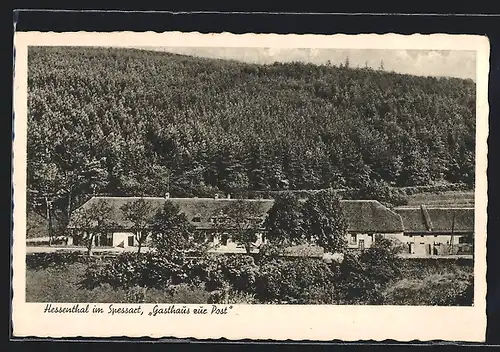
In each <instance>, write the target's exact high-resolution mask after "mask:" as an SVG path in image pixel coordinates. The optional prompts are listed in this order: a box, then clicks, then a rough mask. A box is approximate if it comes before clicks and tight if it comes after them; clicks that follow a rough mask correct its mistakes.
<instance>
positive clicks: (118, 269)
mask: <svg viewBox="0 0 500 352" xmlns="http://www.w3.org/2000/svg"><path fill="white" fill-rule="evenodd" d="M182 259H183V258H182V257H170V258H166V257H162V256H158V255H155V254H154V253H144V254H140V255H137V253H122V254H120V255H118V256H116V257H114V258H112V259H111V260H110V261H108V262H105V263H99V262H96V263H92V264H91V265H89V267H88V268H87V271H86V273H85V279H84V281H83V284H84V285H85V286H86V287H89V288H93V287H96V286H99V285H101V284H103V283H107V284H110V285H111V286H112V287H125V288H128V287H132V286H141V287H166V286H168V285H170V284H179V283H182V282H184V281H185V279H186V277H187V275H186V273H185V272H184V269H183V263H182V261H183V260H182Z"/></svg>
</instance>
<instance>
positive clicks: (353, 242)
mask: <svg viewBox="0 0 500 352" xmlns="http://www.w3.org/2000/svg"><path fill="white" fill-rule="evenodd" d="M356 243H357V236H356V234H351V237H350V240H349V244H356Z"/></svg>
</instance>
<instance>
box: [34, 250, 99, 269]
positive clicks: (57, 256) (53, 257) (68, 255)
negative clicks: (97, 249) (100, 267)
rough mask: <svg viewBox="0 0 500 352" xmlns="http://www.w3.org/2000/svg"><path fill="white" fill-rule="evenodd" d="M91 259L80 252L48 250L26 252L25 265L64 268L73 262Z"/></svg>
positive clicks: (86, 261)
mask: <svg viewBox="0 0 500 352" xmlns="http://www.w3.org/2000/svg"><path fill="white" fill-rule="evenodd" d="M91 260H92V259H90V258H88V257H87V256H82V254H81V252H78V251H73V252H48V253H29V254H26V267H27V268H28V269H33V270H40V269H47V268H57V269H66V268H67V267H68V265H71V264H74V263H88V262H89V261H91Z"/></svg>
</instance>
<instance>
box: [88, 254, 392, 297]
mask: <svg viewBox="0 0 500 352" xmlns="http://www.w3.org/2000/svg"><path fill="white" fill-rule="evenodd" d="M391 260H396V259H395V258H393V257H391V256H389V257H387V256H384V255H383V254H381V253H380V251H376V250H373V251H367V252H365V253H364V254H362V255H346V256H345V258H344V261H343V262H342V264H339V263H338V262H332V263H325V262H323V261H321V260H319V259H315V258H304V257H299V258H283V257H263V258H258V259H257V261H256V260H255V259H254V258H253V257H251V256H247V255H207V256H203V257H198V258H186V257H184V256H181V255H179V256H177V257H176V256H173V257H169V258H166V257H160V256H158V255H155V254H153V253H145V254H141V255H137V254H135V253H124V254H121V255H119V256H117V257H116V258H113V259H112V260H110V261H107V262H105V263H99V262H96V263H92V264H90V265H89V267H88V269H87V271H86V274H85V279H84V284H85V286H86V287H88V288H95V287H97V286H99V285H102V284H108V285H111V286H112V287H115V288H129V287H133V286H140V287H150V288H159V289H160V288H164V287H169V286H171V285H179V284H189V285H204V287H205V288H206V289H207V291H209V292H214V291H221V290H224V289H225V288H229V289H230V290H233V291H237V292H242V293H246V294H251V295H254V296H255V298H256V299H257V300H258V301H260V302H265V303H272V302H275V303H277V302H282V303H283V302H286V303H297V304H299V303H309V304H313V303H318V304H327V303H328V304H337V303H338V304H344V303H349V302H358V301H360V300H361V301H366V302H369V303H373V304H377V303H380V299H379V298H380V297H381V295H380V294H376V292H377V291H379V290H380V289H381V288H382V287H383V286H384V285H385V284H387V282H389V281H390V280H392V279H396V278H397V277H398V275H399V272H398V270H396V269H395V265H394V264H391V263H390V261H391Z"/></svg>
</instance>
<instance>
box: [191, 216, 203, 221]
mask: <svg viewBox="0 0 500 352" xmlns="http://www.w3.org/2000/svg"><path fill="white" fill-rule="evenodd" d="M192 221H193V222H201V216H199V215H195V216H194V217H193V220H192Z"/></svg>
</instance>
